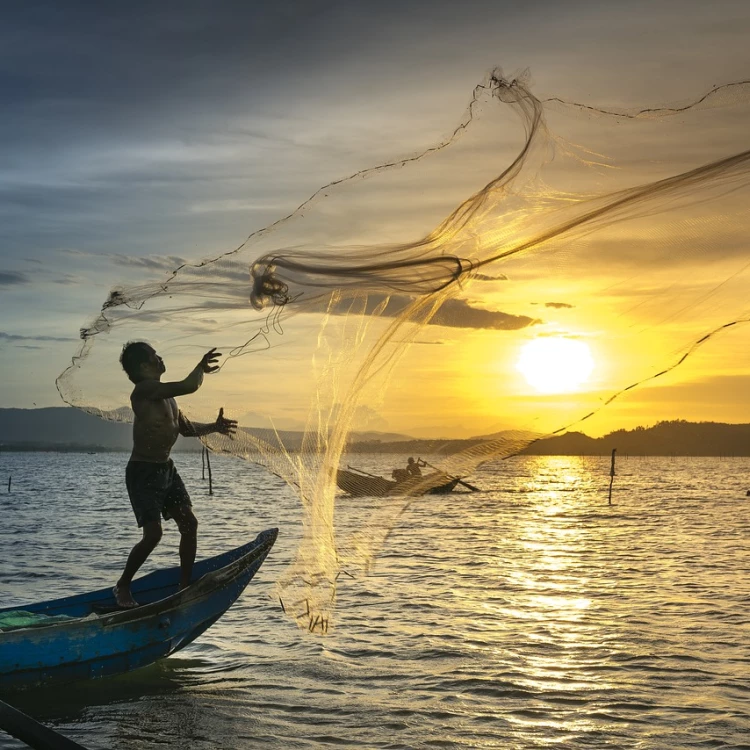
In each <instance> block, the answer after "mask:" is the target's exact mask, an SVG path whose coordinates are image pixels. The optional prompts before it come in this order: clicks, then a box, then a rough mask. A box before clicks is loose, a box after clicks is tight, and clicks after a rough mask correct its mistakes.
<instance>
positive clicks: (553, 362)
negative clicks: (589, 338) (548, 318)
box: [516, 337, 594, 393]
mask: <svg viewBox="0 0 750 750" xmlns="http://www.w3.org/2000/svg"><path fill="white" fill-rule="evenodd" d="M516 367H517V368H518V370H520V372H521V373H522V374H523V376H524V377H525V378H526V382H527V383H528V384H529V385H530V386H532V387H533V388H536V390H538V391H540V392H541V393H565V392H567V391H573V390H575V389H576V388H577V387H578V386H579V385H581V383H585V382H586V381H587V380H588V379H589V376H590V375H591V372H592V370H593V369H594V360H593V358H592V357H591V350H590V349H589V347H588V344H585V343H584V342H582V341H578V340H576V339H567V338H561V337H556V338H537V339H534V340H533V341H529V343H528V344H526V345H525V346H524V347H523V349H521V355H520V357H519V359H518V363H517V364H516Z"/></svg>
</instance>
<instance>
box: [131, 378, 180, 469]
mask: <svg viewBox="0 0 750 750" xmlns="http://www.w3.org/2000/svg"><path fill="white" fill-rule="evenodd" d="M130 403H131V404H132V406H133V412H134V414H135V421H134V422H133V452H132V453H131V455H130V460H131V461H148V462H150V463H165V462H166V461H168V460H169V453H170V451H171V450H172V446H174V444H175V442H176V441H177V436H178V435H179V433H180V410H179V409H178V408H177V402H176V401H175V400H174V399H173V398H164V399H146V398H142V397H139V394H138V388H136V389H135V390H134V391H133V394H132V395H131V397H130Z"/></svg>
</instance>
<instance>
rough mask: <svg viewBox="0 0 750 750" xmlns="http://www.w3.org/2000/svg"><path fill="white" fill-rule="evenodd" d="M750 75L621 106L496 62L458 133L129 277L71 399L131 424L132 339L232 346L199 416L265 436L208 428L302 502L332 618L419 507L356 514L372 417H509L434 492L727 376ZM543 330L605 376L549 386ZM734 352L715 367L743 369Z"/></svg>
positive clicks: (63, 388) (174, 353)
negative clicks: (350, 488)
mask: <svg viewBox="0 0 750 750" xmlns="http://www.w3.org/2000/svg"><path fill="white" fill-rule="evenodd" d="M749 86H750V84H748V83H747V82H737V83H731V84H727V85H723V86H719V87H717V88H715V89H713V90H712V91H710V92H707V93H704V94H702V95H700V96H699V97H698V98H696V100H695V101H692V102H687V103H684V104H682V105H679V106H671V107H664V108H650V109H641V110H637V111H630V110H628V111H624V110H623V111H616V110H613V109H598V108H596V107H593V106H589V105H583V104H579V103H575V102H565V101H562V100H560V99H556V98H550V99H546V100H544V101H541V100H540V99H538V98H537V97H535V96H534V94H533V93H532V92H531V90H530V88H529V84H528V81H527V79H526V78H525V77H523V76H521V77H518V78H516V79H513V80H509V79H506V78H504V77H503V76H502V74H501V73H500V71H497V70H496V71H493V72H492V73H491V74H489V75H488V76H487V78H486V79H485V80H484V81H482V82H481V83H480V84H479V85H478V86H477V87H476V88H475V90H474V92H473V95H472V97H471V100H470V104H469V107H468V109H467V111H466V113H465V115H464V117H463V118H462V119H461V121H460V122H459V124H458V126H457V128H456V129H455V131H454V132H453V133H452V134H451V135H450V136H449V137H448V138H446V139H445V140H444V141H443V142H442V143H439V144H437V145H436V146H434V147H431V148H429V149H427V150H426V151H424V152H422V153H419V154H414V155H412V156H409V157H408V158H404V159H402V160H397V161H394V162H392V163H389V164H384V165H379V166H375V167H373V168H371V169H366V170H364V171H361V172H359V173H357V174H354V175H352V176H350V177H347V178H345V179H341V180H339V181H336V182H334V183H331V184H329V185H326V186H324V187H323V188H321V189H320V190H318V191H317V192H316V193H315V194H314V195H313V196H312V197H311V198H310V199H309V200H307V201H306V202H304V203H303V204H302V205H301V206H299V208H297V209H296V210H295V211H294V212H293V213H292V214H290V215H289V216H286V217H284V218H282V219H280V220H279V221H277V222H276V223H274V224H272V225H270V226H268V227H266V228H264V229H261V230H260V231H257V232H255V233H253V234H252V235H250V237H248V238H247V240H246V241H245V242H244V243H243V244H242V245H240V246H239V247H238V248H236V249H234V250H232V251H231V252H227V253H225V254H223V255H221V256H219V257H217V258H212V259H207V260H203V261H201V262H196V263H188V264H185V265H182V266H180V267H179V268H177V269H176V270H175V271H174V272H173V273H171V274H170V275H169V276H168V277H167V278H166V279H160V280H158V281H155V282H153V283H149V284H144V285H140V286H133V287H128V288H124V287H120V288H116V289H114V290H113V291H112V292H111V293H110V295H109V297H108V299H107V300H106V301H105V303H104V305H103V306H102V309H101V311H100V313H99V314H98V316H97V317H96V318H95V320H94V321H93V322H92V323H91V324H90V325H89V326H88V327H86V328H84V329H83V330H82V331H81V338H82V342H81V346H80V349H79V351H78V352H77V353H76V355H75V356H74V358H73V361H72V364H71V366H70V367H68V369H67V370H65V372H63V373H62V374H61V375H60V377H59V379H58V383H57V384H58V389H59V391H60V394H61V395H62V397H63V399H64V400H65V401H66V402H67V403H69V404H71V405H73V406H76V407H78V408H81V409H85V410H86V411H88V412H91V413H94V414H97V415H99V416H101V417H103V418H105V419H115V420H128V419H130V411H129V409H128V408H127V406H126V405H127V404H128V396H129V387H130V386H129V383H128V381H127V379H126V378H125V376H124V375H123V373H122V372H121V371H120V370H119V365H118V356H119V352H120V349H121V348H122V345H123V344H124V343H125V342H126V341H128V340H133V339H139V340H147V341H149V342H150V343H151V344H153V345H154V346H155V348H156V349H157V351H158V352H159V353H160V354H161V355H162V356H163V358H164V359H165V361H166V363H167V366H168V367H169V372H170V373H172V372H174V373H185V374H186V373H187V372H188V371H189V370H190V369H192V367H193V366H194V365H195V362H196V361H197V360H198V359H199V358H200V356H201V355H202V354H203V352H205V351H206V350H207V349H209V348H211V347H214V346H216V347H218V348H219V349H220V350H221V351H223V352H224V353H225V354H226V355H227V356H226V359H225V360H224V361H223V363H222V369H221V373H220V374H217V375H213V376H211V378H210V379H207V381H206V383H205V384H204V386H203V388H202V389H201V390H200V391H199V392H198V393H196V394H195V395H193V396H191V397H189V398H186V399H183V400H182V401H181V403H180V407H181V409H182V410H183V411H184V413H185V414H186V416H188V417H189V418H190V419H194V420H197V421H209V420H207V419H206V417H209V419H210V415H211V414H212V413H214V412H215V408H214V405H216V404H217V403H220V404H222V405H224V407H225V409H226V411H227V414H228V415H229V414H230V413H232V416H236V417H238V418H239V419H240V425H241V427H243V426H244V427H261V426H263V427H266V428H267V430H266V432H265V433H259V432H258V431H254V432H251V431H248V430H245V429H240V430H239V431H238V433H237V435H236V436H235V437H234V438H229V437H225V436H222V435H210V436H207V437H205V438H203V440H204V442H205V444H206V445H207V446H208V447H209V448H210V449H211V450H213V451H218V452H223V453H228V454H232V455H234V456H237V457H240V458H243V459H246V460H248V461H253V462H255V463H258V464H261V465H263V466H265V467H266V468H267V469H268V470H269V471H271V472H273V473H274V474H276V475H277V476H279V477H282V478H283V479H284V480H286V481H287V482H288V483H289V484H290V486H292V487H293V488H294V489H295V491H296V492H297V493H298V494H299V497H300V500H301V503H302V507H303V517H304V530H303V539H302V543H301V545H300V548H299V550H298V553H297V558H296V560H295V561H294V562H293V563H292V565H291V566H290V567H289V568H288V569H287V571H286V572H285V573H284V575H283V576H282V577H281V578H280V580H279V581H278V582H277V588H278V593H279V596H280V599H281V600H282V602H283V605H284V608H285V611H286V612H287V613H288V614H289V615H290V616H292V617H293V618H294V619H295V620H296V621H297V622H298V623H300V624H301V625H302V626H303V627H306V628H308V629H309V630H311V631H315V632H325V631H327V629H328V627H329V625H330V624H331V622H332V615H333V610H334V605H335V598H336V588H337V585H338V584H337V582H338V581H339V579H340V576H341V574H342V572H343V573H346V574H348V575H356V574H357V572H358V571H367V570H368V569H369V567H370V565H371V564H372V561H373V559H374V556H375V554H376V552H377V550H378V549H380V548H381V547H382V545H383V543H384V541H385V539H386V538H387V536H388V534H389V533H390V531H391V530H392V529H393V528H394V526H395V525H396V524H397V523H398V522H399V519H400V518H401V517H402V514H403V512H404V510H405V509H406V508H407V507H408V504H409V503H410V502H413V501H414V498H413V497H406V498H399V497H389V498H380V499H378V498H361V499H360V500H359V501H358V502H359V503H360V504H361V505H360V506H359V507H360V513H359V515H357V514H356V513H355V514H354V516H353V517H355V518H358V521H357V522H356V523H352V522H351V518H352V516H351V514H350V515H349V516H348V520H347V522H346V523H341V522H340V521H339V519H337V513H336V501H337V497H336V493H337V486H336V477H337V470H338V469H339V468H340V466H341V464H342V454H343V453H344V451H345V449H346V446H347V441H348V439H349V438H350V433H351V431H352V430H353V429H355V428H360V429H361V428H366V427H367V426H368V424H378V423H379V421H383V420H386V419H387V420H388V422H389V423H391V424H402V425H405V424H408V423H409V421H410V420H412V421H418V420H419V419H424V420H427V421H429V419H435V416H434V415H435V413H436V412H439V414H440V418H441V419H442V420H443V422H444V423H445V424H448V423H451V421H452V420H453V421H454V422H458V421H460V420H461V419H465V420H466V421H468V422H471V420H472V418H474V417H477V416H478V415H481V414H486V413H487V412H488V411H491V412H492V413H493V414H495V415H496V421H497V424H498V426H499V427H500V429H497V430H495V431H494V432H493V433H492V434H490V435H488V436H487V438H486V439H484V440H476V441H472V442H471V444H469V445H468V447H466V448H464V449H461V450H458V451H454V452H452V453H446V454H444V455H443V456H442V457H441V462H440V465H441V469H442V470H443V471H444V472H445V474H441V475H439V476H436V475H427V476H425V477H424V478H423V479H421V480H417V484H416V486H415V487H414V489H413V495H414V496H420V494H421V492H422V491H423V490H425V489H428V488H430V487H432V486H434V485H435V484H437V483H439V482H440V481H445V477H446V475H456V476H466V475H468V474H470V473H471V472H472V471H473V470H474V469H475V468H476V467H477V466H478V465H479V464H481V463H483V462H486V461H488V460H492V459H498V458H507V457H509V456H512V455H515V454H516V453H518V452H519V451H521V450H523V449H524V448H525V447H526V446H528V445H529V443H531V442H533V441H535V440H538V439H540V438H541V437H543V436H546V435H550V434H555V433H560V432H562V431H564V430H565V429H570V428H571V427H573V426H577V425H581V424H582V423H583V422H585V420H587V419H591V418H592V417H593V416H594V415H597V414H599V413H600V412H601V411H602V409H604V407H605V406H609V405H610V404H612V403H613V402H614V401H615V400H617V399H618V398H622V397H623V394H626V393H628V392H630V391H632V389H633V388H634V387H635V386H636V385H638V384H643V383H648V382H655V381H656V380H658V379H659V378H664V377H665V376H666V375H668V374H669V373H671V372H672V371H673V370H674V369H675V368H676V367H677V366H678V365H680V366H681V369H684V368H685V367H688V365H687V364H686V363H687V362H688V361H693V360H694V359H695V360H700V361H699V362H698V363H697V364H696V367H698V365H700V368H702V369H701V372H703V373H704V374H705V377H709V375H710V366H709V365H708V364H707V358H705V357H704V358H696V357H693V355H694V354H695V352H696V351H697V350H698V349H700V348H705V346H706V344H707V343H708V342H709V341H714V340H715V339H716V338H717V336H718V334H719V333H721V332H723V331H727V330H728V329H732V328H737V327H739V326H740V324H741V323H744V322H746V321H747V320H748V319H749V317H750V305H749V304H748V303H747V295H746V289H747V282H748V273H749V271H748V269H749V268H750V262H749V261H748V254H747V249H746V243H747V237H748V236H750V233H749V232H748V228H749V227H748V206H750V200H748V198H749V197H750V196H748V186H749V176H750V175H749V171H750V170H749V167H750V151H748V150H747V148H748V139H747V136H746V133H747V132H748V129H747V126H748V114H749V112H750V110H749V109H748V91H749ZM544 339H548V340H555V341H558V342H559V341H561V340H562V341H577V342H581V343H584V344H585V345H586V348H587V351H590V352H591V358H592V360H593V362H594V363H595V364H594V368H593V371H592V373H591V375H590V377H588V379H585V382H582V383H577V384H576V383H572V384H567V385H566V384H565V382H563V380H561V379H560V378H561V373H562V369H564V368H563V365H565V364H566V363H565V362H564V361H561V362H560V363H559V365H560V367H559V368H558V367H557V365H556V364H555V363H553V364H552V365H550V364H549V363H548V362H547V363H545V362H544V361H540V362H539V363H537V364H536V365H534V364H533V363H532V365H531V367H532V369H533V367H534V366H536V367H537V369H538V370H539V372H538V373H537V375H539V377H541V378H542V379H544V377H546V378H547V381H546V382H547V385H548V387H547V388H545V387H544V383H542V385H541V386H540V385H539V384H538V383H537V387H533V386H532V385H531V384H530V382H527V381H526V380H525V379H524V377H523V376H522V375H521V373H520V372H519V370H518V360H519V352H521V351H522V350H523V347H524V346H525V345H526V344H528V343H529V342H530V341H539V340H544ZM563 351H566V350H563ZM567 351H569V352H572V350H567ZM712 351H713V354H714V360H713V362H714V366H715V368H716V369H721V370H722V371H723V372H733V371H739V369H740V368H741V367H743V366H744V365H743V363H742V361H738V360H737V358H736V357H735V356H734V353H733V352H732V350H731V349H730V348H728V347H724V348H722V347H720V346H717V347H714V348H713V349H712ZM565 356H568V357H569V358H575V356H576V355H573V354H570V353H569V354H568V355H563V360H564V359H565ZM557 369H559V370H560V372H558V373H556V370H557ZM693 375H694V376H695V373H693ZM180 377H181V376H180ZM556 378H557V380H556ZM169 379H172V378H169ZM174 379H179V378H174ZM529 380H531V381H533V378H530V379H529ZM425 423H427V422H425ZM290 428H296V429H297V430H298V431H299V433H300V434H301V436H302V437H301V439H300V440H299V442H298V443H296V444H295V445H294V446H293V448H292V447H290V445H289V444H288V441H287V442H285V438H284V435H285V433H284V430H285V429H286V430H288V429H290ZM259 435H262V436H259ZM263 436H264V437H263ZM264 438H265V439H264ZM420 483H421V484H420Z"/></svg>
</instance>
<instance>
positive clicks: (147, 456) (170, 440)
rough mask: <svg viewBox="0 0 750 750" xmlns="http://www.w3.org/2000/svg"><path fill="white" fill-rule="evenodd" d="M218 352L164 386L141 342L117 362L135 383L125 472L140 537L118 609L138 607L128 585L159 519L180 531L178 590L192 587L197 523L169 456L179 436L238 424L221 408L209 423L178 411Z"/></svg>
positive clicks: (157, 535) (157, 364)
mask: <svg viewBox="0 0 750 750" xmlns="http://www.w3.org/2000/svg"><path fill="white" fill-rule="evenodd" d="M219 357H221V354H220V353H219V352H217V351H216V349H215V348H214V349H211V351H209V352H207V353H206V354H204V355H203V357H202V358H201V361H200V362H199V363H198V364H197V365H196V366H195V368H194V369H193V371H192V372H191V373H190V374H189V375H188V376H187V377H186V378H185V379H184V380H180V381H177V382H171V383H162V382H161V376H162V375H163V374H164V372H165V371H166V368H165V367H164V361H163V360H162V358H161V357H160V356H159V355H158V354H157V353H156V351H155V350H154V348H153V347H152V346H150V345H149V344H147V343H145V342H144V341H131V342H130V343H128V344H125V346H124V347H123V350H122V354H121V355H120V364H121V365H122V368H123V370H125V372H126V373H127V376H128V378H130V380H131V381H132V382H133V383H134V384H135V388H133V392H132V394H131V395H130V403H131V405H132V407H133V413H134V414H135V420H134V422H133V452H132V453H131V455H130V461H129V462H128V465H127V468H126V470H125V483H126V485H127V488H128V495H129V496H130V503H131V505H132V506H133V512H134V513H135V518H136V521H137V522H138V526H139V527H141V528H142V529H143V538H142V539H141V540H140V541H139V542H138V543H137V544H136V545H135V547H133V549H132V551H131V552H130V555H129V556H128V560H127V563H126V565H125V570H124V572H123V574H122V576H121V577H120V580H119V581H118V582H117V585H116V586H115V587H114V589H113V593H114V595H115V600H116V601H117V604H118V606H119V607H122V608H131V607H137V606H138V602H136V601H135V599H133V595H132V593H131V591H130V584H131V582H132V580H133V576H134V575H135V574H136V572H137V571H138V569H139V568H140V567H141V565H143V563H144V562H146V559H147V558H148V556H149V555H150V554H151V552H153V550H154V548H155V547H156V545H157V544H158V543H159V540H160V539H161V536H162V528H161V517H162V516H163V517H164V519H165V520H167V519H169V518H174V520H175V522H176V523H177V528H178V529H179V531H180V590H182V589H184V588H185V587H187V586H188V585H189V584H190V578H191V575H192V572H193V563H194V562H195V553H196V547H197V541H198V537H197V534H198V521H197V519H196V517H195V516H194V515H193V511H192V503H191V502H190V496H189V495H188V493H187V490H186V489H185V485H184V484H183V483H182V479H181V478H180V475H179V474H178V473H177V470H176V469H175V466H174V463H173V462H172V459H171V458H170V457H169V453H170V451H171V450H172V447H173V446H174V444H175V442H176V441H177V436H178V435H184V436H185V437H200V436H202V435H209V434H211V433H212V432H219V433H221V434H222V435H229V436H231V435H233V434H234V433H235V431H236V430H237V422H236V421H235V420H233V419H226V418H225V417H224V409H223V408H222V409H219V416H218V418H217V419H216V421H215V422H214V423H212V424H198V423H193V422H190V421H189V420H188V419H187V418H186V417H185V416H184V415H183V413H182V412H181V411H180V410H179V409H178V408H177V403H176V401H175V397H176V396H185V395H187V394H188V393H195V392H196V391H197V390H198V389H199V388H200V387H201V384H202V383H203V375H204V374H205V373H212V372H216V371H217V370H218V369H219V367H218V365H217V364H216V362H217V360H218V358H219Z"/></svg>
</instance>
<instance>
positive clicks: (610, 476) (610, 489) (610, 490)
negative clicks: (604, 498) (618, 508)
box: [609, 448, 617, 505]
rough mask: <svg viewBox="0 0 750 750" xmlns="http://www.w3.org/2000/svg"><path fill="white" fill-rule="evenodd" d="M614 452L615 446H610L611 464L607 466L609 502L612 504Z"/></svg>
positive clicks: (615, 451) (615, 450)
mask: <svg viewBox="0 0 750 750" xmlns="http://www.w3.org/2000/svg"><path fill="white" fill-rule="evenodd" d="M615 453H617V448H612V464H611V466H610V467H609V504H610V505H612V482H614V481H615Z"/></svg>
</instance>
